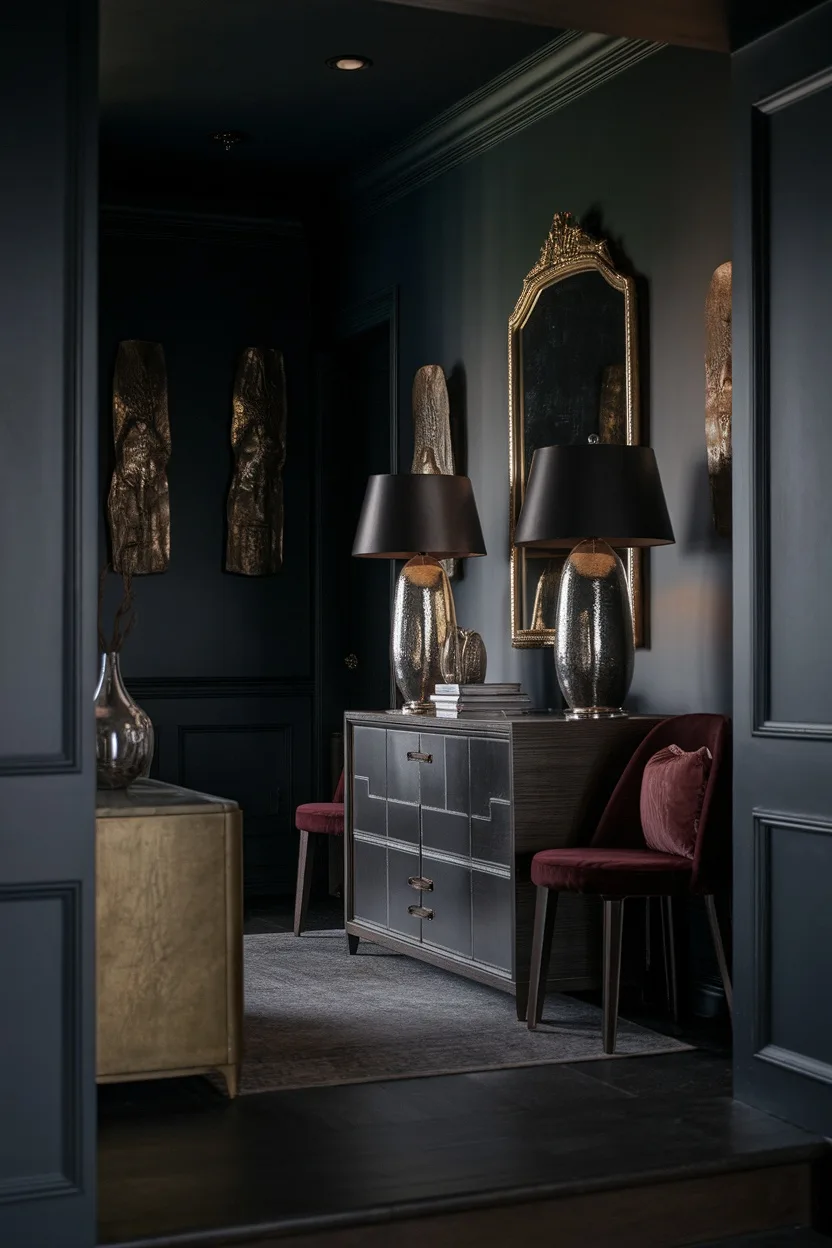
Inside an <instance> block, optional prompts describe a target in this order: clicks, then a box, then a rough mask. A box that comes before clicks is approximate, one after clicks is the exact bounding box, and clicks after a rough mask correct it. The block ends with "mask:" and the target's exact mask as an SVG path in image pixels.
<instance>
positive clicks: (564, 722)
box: [345, 711, 666, 737]
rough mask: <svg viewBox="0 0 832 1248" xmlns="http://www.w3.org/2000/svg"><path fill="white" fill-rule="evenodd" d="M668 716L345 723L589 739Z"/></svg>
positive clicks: (354, 717)
mask: <svg viewBox="0 0 832 1248" xmlns="http://www.w3.org/2000/svg"><path fill="white" fill-rule="evenodd" d="M665 718H666V716H664V715H626V716H621V717H619V718H618V719H567V718H566V716H565V715H563V714H562V713H560V712H558V711H552V712H550V713H540V712H538V713H536V714H531V715H497V714H495V715H493V716H488V717H487V718H484V717H483V716H482V715H455V716H448V717H447V718H446V717H445V716H439V715H409V714H406V713H405V712H403V711H347V712H346V715H345V719H346V721H347V723H351V724H374V725H377V726H378V727H380V728H381V727H386V728H407V729H409V730H410V731H411V732H442V733H453V732H461V733H465V734H466V735H467V736H470V735H471V734H472V733H473V734H477V733H484V734H486V735H487V736H494V735H498V736H506V737H508V736H511V734H512V733H518V734H521V735H525V734H536V735H547V734H548V733H553V734H554V733H574V734H575V735H576V736H579V737H585V736H586V735H587V734H589V735H592V736H596V737H597V736H602V735H603V734H612V735H617V734H618V733H619V732H620V731H621V726H622V725H625V724H628V723H633V722H634V721H635V722H639V723H649V724H651V725H652V724H657V723H658V722H659V720H661V719H665Z"/></svg>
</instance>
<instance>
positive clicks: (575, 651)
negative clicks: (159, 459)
mask: <svg viewBox="0 0 832 1248" xmlns="http://www.w3.org/2000/svg"><path fill="white" fill-rule="evenodd" d="M633 650H634V647H633V616H632V611H631V609H630V593H629V587H628V585H627V574H626V572H625V571H624V565H623V563H622V562H621V560H620V558H619V557H618V555H617V554H616V553H615V551H614V550H613V549H612V548H611V547H610V546H608V545H607V543H606V542H602V541H599V540H598V539H597V538H595V539H593V538H590V539H589V540H588V541H585V542H579V543H578V545H577V546H576V547H575V549H574V550H573V551H571V553H570V554H569V557H568V558H567V560H566V564H565V566H564V569H563V572H562V574H561V578H560V589H559V591H558V610H557V633H556V637H555V672H556V674H557V678H558V684H559V685H560V688H561V692H562V694H563V697H564V701H565V702H566V705H567V708H568V709H567V711H566V718H567V719H619V718H621V716H622V715H624V711H623V710H622V709H621V707H622V705H623V703H624V700H625V698H626V697H627V692H628V690H629V688H630V681H631V680H632V677H633V658H634V654H633Z"/></svg>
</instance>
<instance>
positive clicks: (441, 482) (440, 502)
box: [352, 473, 485, 559]
mask: <svg viewBox="0 0 832 1248" xmlns="http://www.w3.org/2000/svg"><path fill="white" fill-rule="evenodd" d="M352 553H353V554H354V555H360V556H362V557H363V558H366V559H410V558H411V556H412V555H418V554H425V555H433V556H434V558H436V559H460V558H464V559H467V558H469V556H471V555H484V554H485V543H484V542H483V540H482V529H481V528H480V518H479V516H478V514H477V504H476V503H475V502H474V491H473V489H472V487H471V482H470V480H469V478H468V477H446V476H432V475H428V474H422V473H398V474H394V473H379V474H378V475H377V476H374V477H370V479H369V481H368V482H367V492H366V494H365V495H364V504H363V506H362V508H361V515H360V517H359V520H358V528H357V530H356V534H355V541H354V542H353V547H352Z"/></svg>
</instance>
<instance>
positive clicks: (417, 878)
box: [407, 875, 433, 893]
mask: <svg viewBox="0 0 832 1248" xmlns="http://www.w3.org/2000/svg"><path fill="white" fill-rule="evenodd" d="M407 882H408V884H409V885H410V887H411V888H415V889H416V890H417V892H420V893H432V892H433V880H428V879H426V878H425V877H424V876H423V875H410V876H408V879H407Z"/></svg>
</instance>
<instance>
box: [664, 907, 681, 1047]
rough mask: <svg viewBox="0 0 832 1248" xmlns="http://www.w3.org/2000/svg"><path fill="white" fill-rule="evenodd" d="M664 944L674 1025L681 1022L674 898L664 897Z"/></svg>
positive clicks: (669, 1003) (668, 991) (669, 999)
mask: <svg viewBox="0 0 832 1248" xmlns="http://www.w3.org/2000/svg"><path fill="white" fill-rule="evenodd" d="M662 942H663V944H664V978H665V984H666V985H667V1003H668V1005H669V1006H670V1012H671V1015H672V1017H673V1021H674V1023H678V1021H679V985H678V981H677V978H676V928H675V926H674V923H673V898H672V897H662Z"/></svg>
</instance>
